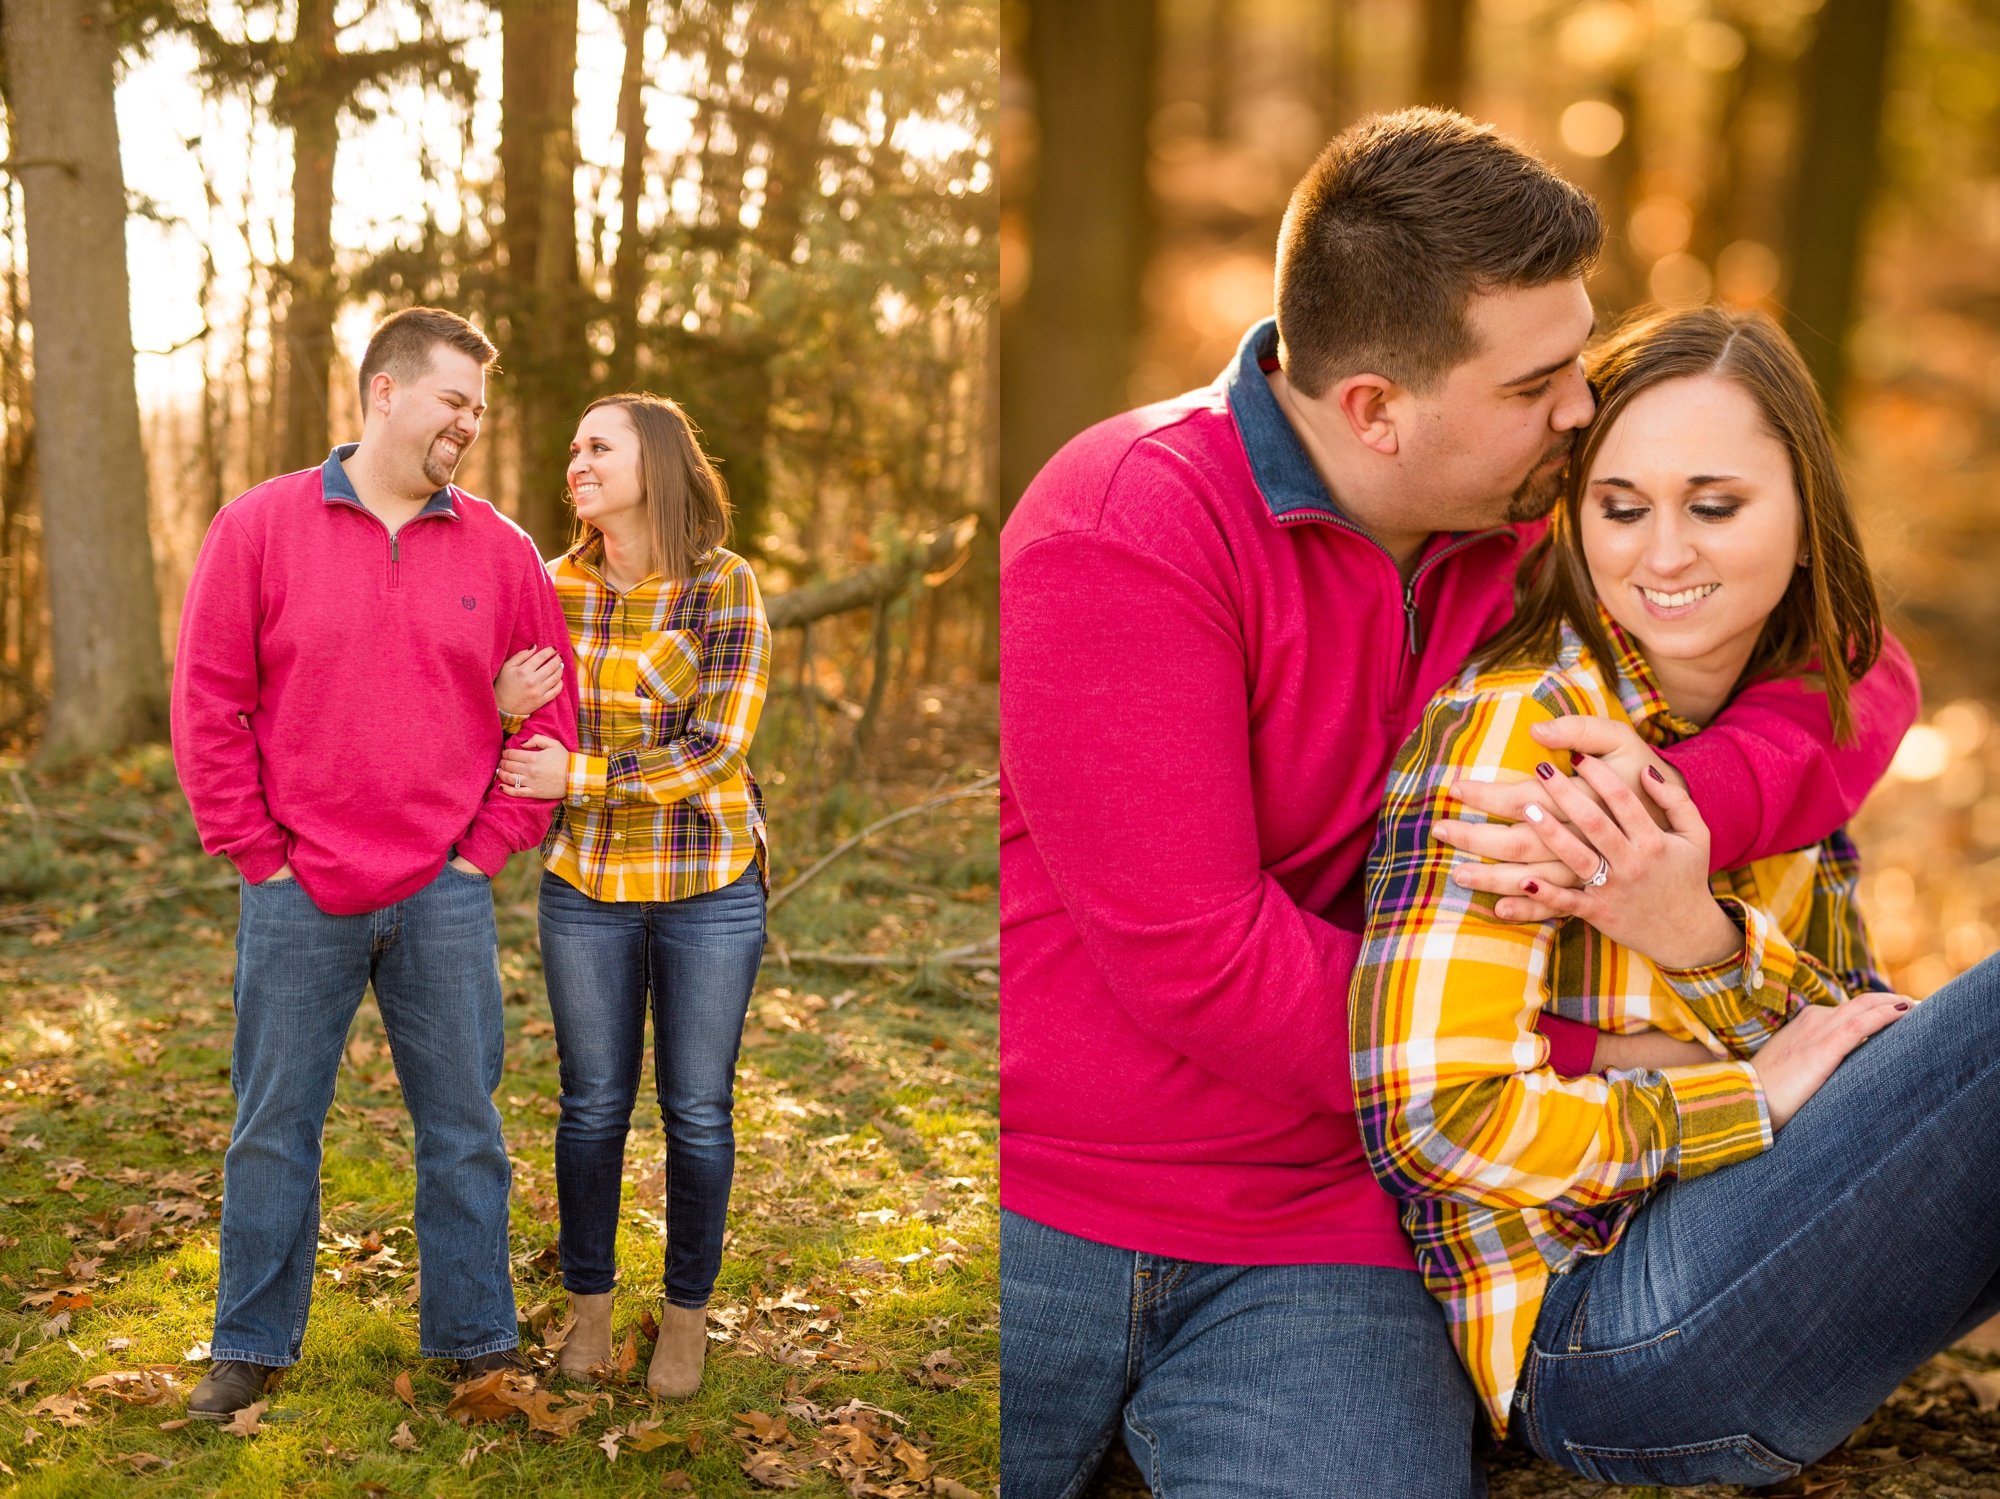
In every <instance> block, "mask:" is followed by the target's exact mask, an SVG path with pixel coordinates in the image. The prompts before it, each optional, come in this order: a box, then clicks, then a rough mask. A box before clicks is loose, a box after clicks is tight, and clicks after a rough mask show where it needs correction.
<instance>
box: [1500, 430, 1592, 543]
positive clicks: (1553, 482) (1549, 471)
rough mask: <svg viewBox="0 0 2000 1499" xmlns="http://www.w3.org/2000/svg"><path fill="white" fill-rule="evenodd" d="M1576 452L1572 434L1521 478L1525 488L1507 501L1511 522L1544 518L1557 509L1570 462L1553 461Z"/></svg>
mask: <svg viewBox="0 0 2000 1499" xmlns="http://www.w3.org/2000/svg"><path fill="white" fill-rule="evenodd" d="M1575 452H1576V438H1575V436H1574V435H1572V436H1570V437H1568V438H1566V439H1564V440H1563V441H1562V442H1561V443H1559V444H1558V445H1557V446H1555V447H1553V448H1550V449H1549V451H1548V452H1546V453H1544V454H1543V455H1542V457H1541V460H1540V461H1539V462H1537V463H1536V464H1535V466H1534V468H1533V469H1532V470H1531V471H1530V472H1529V474H1528V477H1527V478H1525V479H1523V480H1522V481H1521V487H1520V488H1519V489H1516V490H1515V491H1514V495H1513V498H1511V499H1510V500H1508V501H1507V520H1508V523H1509V524H1513V523H1515V522H1519V521H1530V520H1540V519H1541V518H1542V517H1543V516H1545V515H1547V514H1548V513H1549V512H1550V511H1551V510H1553V509H1555V508H1556V501H1557V500H1559V499H1560V498H1562V491H1563V478H1564V476H1565V474H1567V472H1568V470H1569V465H1568V463H1566V462H1565V463H1554V462H1553V460H1554V459H1556V458H1559V457H1560V458H1564V459H1568V458H1571V457H1573V456H1574V455H1575ZM1545 465H1547V466H1546V467H1545Z"/></svg>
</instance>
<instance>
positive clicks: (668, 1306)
mask: <svg viewBox="0 0 2000 1499" xmlns="http://www.w3.org/2000/svg"><path fill="white" fill-rule="evenodd" d="M707 1355H708V1308H707V1307H705V1306H675V1305H674V1304H673V1303H672V1302H671V1301H668V1302H664V1303H662V1305H661V1307H660V1337H659V1341H658V1342H656V1343H654V1344H653V1362H652V1363H651V1364H650V1365H648V1366H647V1369H646V1388H647V1389H649V1390H651V1391H652V1392H653V1393H654V1394H655V1395H658V1396H660V1397H661V1398H662V1399H663V1400H685V1399H686V1398H687V1397H688V1396H690V1395H692V1394H693V1393H694V1392H695V1391H696V1390H698V1389H700V1388H701V1365H702V1360H703V1359H704V1358H706V1357H707Z"/></svg>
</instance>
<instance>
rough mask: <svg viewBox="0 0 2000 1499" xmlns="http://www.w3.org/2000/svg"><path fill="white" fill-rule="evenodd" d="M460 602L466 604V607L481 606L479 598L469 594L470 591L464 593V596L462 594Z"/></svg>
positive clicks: (475, 607)
mask: <svg viewBox="0 0 2000 1499" xmlns="http://www.w3.org/2000/svg"><path fill="white" fill-rule="evenodd" d="M459 602H460V603H461V604H463V605H465V607H466V608H468V609H477V608H478V607H479V600H478V599H476V598H474V597H473V596H472V595H471V594H469V593H468V594H464V595H462V596H461V597H460V598H459Z"/></svg>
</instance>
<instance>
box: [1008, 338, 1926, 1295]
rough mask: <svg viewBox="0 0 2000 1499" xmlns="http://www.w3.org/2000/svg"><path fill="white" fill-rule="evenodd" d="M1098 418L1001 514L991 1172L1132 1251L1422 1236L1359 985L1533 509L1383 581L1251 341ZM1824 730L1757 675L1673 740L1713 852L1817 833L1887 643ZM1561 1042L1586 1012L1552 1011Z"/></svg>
mask: <svg viewBox="0 0 2000 1499" xmlns="http://www.w3.org/2000/svg"><path fill="white" fill-rule="evenodd" d="M1274 343H1275V332H1274V330H1273V328H1272V325H1271V324H1270V323H1269V322H1268V321H1267V322H1265V323H1263V324H1260V325H1259V326H1258V327H1257V328H1255V329H1252V330H1251V333H1250V334H1249V336H1248V337H1246V339H1245V341H1244V345H1243V350H1242V351H1241V353H1240V354H1239V357H1238V360H1237V362H1236V364H1235V365H1234V366H1233V367H1232V369H1231V370H1229V371H1228V372H1226V373H1225V375H1224V377H1223V378H1222V379H1221V380H1220V381H1219V382H1218V383H1217V385H1216V386H1214V387H1211V388H1209V389H1205V390H1201V391H1197V392H1194V393H1193V394H1191V395H1189V396H1186V397H1183V398H1181V399H1178V400H1175V401H1171V402H1167V403H1164V404H1162V405H1157V406H1151V407H1147V408H1145V409H1143V410H1140V411H1135V412H1130V413H1127V414H1126V415H1124V416H1120V417H1117V418H1114V419H1113V420H1111V421H1108V422H1105V423H1102V424H1101V425H1099V426H1096V427H1093V428H1091V429H1090V430H1089V431H1087V432H1085V433H1083V434H1082V435H1081V436H1079V437H1078V438H1076V439H1075V440H1074V441H1072V442H1071V443H1070V444H1069V445H1068V446H1067V447H1065V448H1064V449H1063V450H1062V451H1061V452H1060V453H1058V454H1057V455H1056V457H1055V458H1054V459H1052V460H1051V461H1050V463H1049V465H1048V467H1047V468H1045V469H1044V470H1043V471H1042V473H1041V475H1040V476H1039V477H1038V478H1037V479H1036V480H1035V482H1034V484H1033V485H1031V486H1030V488H1029V490H1028V492H1027V494H1026V495H1025V496H1024V497H1023V498H1022V500H1021V502H1020V504H1019V506H1018V507H1017V508H1016V509H1015V511H1014V514H1013V516H1012V518H1011V519H1010V520H1009V521H1008V523H1007V526H1006V529H1005V531H1004V533H1003V535H1002V537H1001V573H1000V580H1001V582H1000V605H1001V665H1000V671H1001V679H1000V680H1001V688H1000V692H1001V696H1000V702H1001V753H1000V759H1001V776H1002V779H1001V804H1000V819H1001V820H1000V837H1001V863H1000V930H1001V939H1000V940H1001V974H1002V989H1001V1038H1000V1041H1001V1046H1000V1097H1001V1105H1000V1118H1001V1136H1000V1139H1001V1147H1000V1149H1001V1202H1002V1204H1003V1205H1004V1206H1006V1207H1007V1208H1009V1209H1011V1210H1013V1211H1015V1212H1018V1213H1021V1214H1023V1215H1024V1216H1026V1217H1029V1218H1033V1219H1035V1220H1037V1221H1038V1222H1041V1223H1045V1224H1048V1225H1050V1226H1051V1227H1054V1228H1058V1229H1061V1230H1063V1231H1065V1232H1068V1233H1072V1234H1077V1235H1080V1236H1082V1237H1084V1238H1087V1239H1094V1240H1097V1241H1099V1242H1101V1243H1106V1244H1113V1245H1117V1246H1119V1247H1121V1248H1127V1249H1134V1250H1143V1251H1146V1252H1149V1253H1154V1254H1162V1255H1168V1256H1173V1257H1176V1258H1183V1259H1192V1260H1201V1261H1210V1262H1218V1263H1225V1264H1286V1263H1351V1264H1372V1265H1388V1266H1396V1267H1403V1268H1410V1267H1411V1266H1412V1264H1413V1262H1412V1259H1411V1256H1410V1250H1409V1246H1408V1244H1407V1242H1406V1240H1405V1239H1404V1236H1403V1232H1402V1229H1401V1227H1400V1226H1399V1225H1398V1223H1397V1216H1396V1205H1395V1203H1394V1202H1393V1201H1392V1200H1391V1199H1390V1198H1389V1197H1388V1196H1387V1195H1386V1194H1385V1193H1384V1192H1383V1191H1382V1190H1381V1188H1379V1187H1378V1186H1377V1185H1376V1184H1375V1180H1374V1178H1373V1176H1371V1175H1370V1173H1369V1170H1368V1164H1367V1162H1366V1160H1365V1159H1364V1158H1363V1156H1362V1152H1361V1145H1360V1141H1359V1139H1358V1137H1357V1135H1356V1132H1355V1125H1354V1116H1353V1099H1352V1089H1351V1085H1350V1082H1349V1079H1348V1073H1347V1063H1346V1059H1347V1022H1346V1016H1347V1004H1346V998H1347V988H1348V981H1349V977H1350V974H1351V971H1352V968H1353V965H1354V960H1355V955H1356V951H1357V948H1358V945H1359V936H1360V930H1361V922H1362V895H1361V875H1362V868H1363V865H1364V863H1365V861H1366V859H1367V856H1368V849H1369V845H1370V843H1371V842H1372V840H1373V838H1374V836H1375V821H1376V814H1377V812H1378V811H1379V809H1380V805H1381V798H1382V793H1383V787H1384V784H1385V782H1386V779H1387V775H1388V769H1389V762H1390V760H1391V758H1392V757H1393V755H1394V754H1395V752H1396V750H1397V748H1398V747H1399V746H1400V745H1401V744H1402V742H1403V740H1404V739H1405V738H1406V737H1407V736H1408V735H1409V733H1410V731H1411V729H1412V728H1413V727H1414V726H1415V724H1416V722H1417V720H1418V718H1419V717H1420V716H1421V714H1422V711H1423V707H1424V704H1425V703H1426V702H1427V701H1428V700H1429V698H1430V696H1431V694H1432V693H1434V692H1435V691H1436V690H1437V689H1438V687H1439V686H1441V685H1442V684H1443V683H1444V682H1445V681H1446V680H1448V679H1449V678H1450V677H1452V676H1453V675H1454V674H1455V673H1456V672H1457V671H1458V669H1459V667H1460V665H1461V663H1462V662H1463V661H1464V660H1465V657H1466V656H1467V654H1468V653H1469V652H1470V651H1471V650H1472V648H1473V647H1474V646H1475V645H1476V644H1477V643H1478V642H1479V641H1481V640H1482V639H1484V638H1485V637H1487V636H1489V635H1491V634H1492V632H1493V631H1494V629H1495V628H1496V627H1497V626H1498V625H1499V624H1500V623H1501V622H1502V621H1504V620H1505V619H1506V618H1507V616H1508V613H1509V611H1510V609H1511V608H1512V593H1513V581H1514V570H1515V566H1516V564H1517V562H1518V561H1519V559H1520V556H1521V552H1522V549H1523V546H1524V545H1525V543H1526V542H1528V541H1529V540H1531V539H1532V538H1533V536H1534V535H1535V534H1536V531H1537V527H1536V526H1532V525H1523V526H1513V527H1500V528H1496V529H1494V530H1492V531H1487V532H1481V533H1470V534H1465V535H1456V536H1445V535H1440V536H1436V537H1433V538H1432V540H1431V542H1430V543H1429V545H1428V546H1427V547H1426V548H1425V550H1424V553H1423V556H1422V560H1421V562H1420V563H1419V565H1418V566H1417V567H1416V568H1415V569H1414V571H1413V575H1412V577H1411V579H1410V581H1409V582H1408V583H1407V584H1405V582H1404V580H1403V579H1402V577H1401V576H1399V574H1398V572H1397V568H1396V565H1395V563H1394V561H1393V560H1392V559H1391V557H1390V556H1389V554H1388V553H1387V552H1385V551H1384V550H1383V549H1382V548H1381V547H1380V546H1379V545H1377V544H1376V543H1375V542H1374V541H1373V540H1372V539H1370V538H1369V537H1368V536H1367V535H1366V534H1365V533H1363V532H1361V531H1360V530H1358V529H1357V528H1355V527H1353V526H1352V525H1351V524H1350V523H1348V522H1347V521H1346V520H1345V519H1344V518H1343V517H1342V516H1341V515H1340V513H1339V511H1338V509H1337V507H1336V506H1335V505H1334V504H1333V503H1332V502H1331V501H1330V500H1329V498H1328V497H1327V494H1326V491H1325V489H1324V487H1323V486H1322V485H1321V484H1320V482H1319V480H1318V478H1317V477H1316V475H1315V474H1314V472H1313V470H1312V467H1311V464H1310V462H1309V461H1308V460H1307V458H1306V455H1305V452H1304V449H1303V447H1302V446H1300V444H1299V442H1298V439H1297V437H1296V436H1295V435H1293V434H1292V432H1291V430H1290V428H1289V427H1288V426H1287V425H1286V424H1285V421H1284V417H1283V415H1282V414H1281V413H1280V411H1279V409H1278V407H1277V404H1276V401H1275V398H1274V397H1273V396H1272V395H1271V391H1270V387H1269V385H1268V383H1267V382H1266V381H1265V379H1264V370H1263V366H1268V365H1271V364H1274V363H1275V361H1274V360H1273V359H1272V358H1271V356H1272V354H1273V353H1274V352H1275V349H1274ZM1853 701H1854V709H1855V716H1856V719H1857V721H1858V723H1859V724H1860V735H1859V740H1858V742H1856V743H1854V744H1851V745H1844V746H1836V745H1834V743H1833V742H1832V730H1831V726H1830V724H1829V722H1828V717H1827V713H1826V708H1825V701H1824V698H1822V697H1819V696H1816V695H1815V694H1813V693H1811V692H1810V691H1808V690H1807V689H1805V688H1804V687H1802V686H1801V685H1799V684H1798V683H1797V682H1792V681H1784V682H1776V683H1770V684H1765V685H1760V686H1757V687H1753V688H1751V689H1749V690H1748V691H1745V692H1744V693H1742V694H1741V695H1740V696H1738V697H1737V699H1736V700H1735V701H1734V702H1733V703H1732V704H1731V705H1730V707H1729V708H1728V709H1727V710H1726V711H1725V712H1724V713H1723V714H1722V715H1721V716H1720V717H1719V718H1718V719H1717V720H1716V721H1715V723H1714V724H1713V725H1711V726H1710V727H1709V729H1708V730H1707V731H1706V732H1704V733H1702V734H1700V735H1698V736H1696V737H1695V738H1693V739H1691V740H1688V741H1687V742H1686V743H1684V744H1683V745H1680V746H1678V747H1676V748H1675V749H1672V750H1669V751H1667V752H1666V753H1667V755H1668V756H1669V758H1671V759H1672V760H1673V762H1674V763H1675V765H1676V766H1677V767H1678V768H1679V769H1680V770H1681V771H1682V772H1683V773H1684V774H1685V775H1686V777H1687V779H1688V783H1689V786H1690V788H1691V789H1692V791H1693V794H1694V797H1695V800H1696V803H1697V805H1698V806H1699V807H1700V809H1701V811H1702V814H1703V816H1704V817H1706V818H1707V820H1708V824H1709V827H1710V829H1711V832H1712V835H1713V848H1714V857H1715V862H1716V866H1717V867H1718V868H1724V867H1730V866H1734V865H1737V864H1740V863H1743V862H1745V861H1746V860H1748V859H1750V858H1753V857H1759V856H1762V855H1764V854H1768V853H1775V852H1778V851H1781V850H1784V849H1789V848H1795V847H1800V846H1802V845H1804V844H1807V843H1811V842H1814V841H1815V840H1817V839H1819V838H1821V837H1824V836H1825V835H1826V834H1827V833H1829V832H1830V831H1832V830H1833V829H1834V828H1835V827H1837V826H1839V825H1840V824H1841V823H1843V822H1845V821H1846V820H1847V818H1848V817H1849V816H1850V815H1851V814H1852V813H1853V812H1854V810H1855V809H1856V808H1857V807H1858V806H1859V805H1860V803H1861V800H1862V798H1863V797H1864V796H1865V795H1866V794H1867V792H1868V789H1869V788H1870V787H1871V786H1872V785H1873V784H1874V782H1875V781H1876V780H1877V778H1879V776H1880V775H1881V773H1882V771H1883V770H1884V769H1885V768H1886V767H1887V765H1888V762H1889V759H1890V757H1891V756H1892V755H1893V754H1894V751H1895V748H1896V745H1897V744H1898V743H1899V742H1900V740H1901V738H1902V735H1903V732H1904V730H1905V729H1906V728H1907V727H1908V726H1909V724H1910V722H1911V721H1912V720H1913V718H1914V717H1915V714H1916V710H1917V688H1916V678H1915V674H1914V672H1913V671H1912V670H1911V667H1910V664H1909V659H1908V657H1907V656H1906V655H1905V654H1904V653H1903V651H1902V649H1901V647H1900V646H1897V645H1896V644H1895V643H1894V642H1893V641H1892V642H1890V643H1889V645H1888V647H1887V649H1886V651H1885V654H1884V658H1883V660H1882V661H1881V663H1880V664H1878V665H1877V666H1876V667H1875V669H1874V670H1873V671H1871V672H1870V673H1869V674H1868V676H1867V677H1866V678H1864V679H1863V680H1862V681H1861V682H1860V683H1859V684H1857V687H1856V690H1855V693H1854V699H1853ZM1543 1035H1544V1039H1545V1040H1547V1041H1548V1042H1549V1043H1550V1045H1551V1048H1552V1050H1551V1061H1552V1063H1553V1065H1555V1066H1556V1067H1557V1068H1558V1069H1559V1070H1564V1071H1568V1072H1571V1073H1581V1072H1585V1071H1588V1070H1589V1066H1590V1055H1591V1047H1592V1045H1593V1044H1594V1040H1595V1036H1594V1034H1593V1033H1592V1032H1590V1031H1589V1030H1588V1029H1587V1028H1584V1027H1571V1026H1569V1025H1568V1024H1567V1023H1566V1022H1561V1021H1555V1020H1550V1021H1548V1022H1547V1023H1546V1025H1545V1028H1544V1031H1543Z"/></svg>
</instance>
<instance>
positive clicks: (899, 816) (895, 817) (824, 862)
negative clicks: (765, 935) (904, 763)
mask: <svg viewBox="0 0 2000 1499" xmlns="http://www.w3.org/2000/svg"><path fill="white" fill-rule="evenodd" d="M999 783H1000V777H999V776H998V775H990V776H986V777H984V778H982V779H980V780H977V781H974V782H973V783H972V784H971V785H970V786H961V787H960V788H959V789H958V790H956V791H949V792H946V793H945V794H944V795H943V796H934V797H932V798H931V799H930V800H929V801H926V802H920V803H918V804H917V805H916V806H914V807H905V808H903V810H902V811H900V812H891V813H890V814H889V815H888V816H887V817H883V818H879V819H878V820H876V821H874V822H871V823H869V824H868V826H867V827H865V828H863V829H862V830H861V831H860V832H858V833H856V834H855V835H854V836H853V837H852V838H849V839H847V840H846V841H845V842H843V843H837V844H835V845H834V847H833V849H832V851H831V852H829V853H826V854H824V855H822V856H821V857H820V860H819V862H818V863H817V864H815V865H813V866H812V868H810V869H808V870H807V871H806V872H805V873H804V874H802V875H800V876H799V877H798V878H797V879H795V880H793V881H792V882H791V884H789V885H787V886H785V888H784V889H782V890H780V891H779V892H778V893H777V894H776V895H773V896H772V897H771V903H770V905H769V906H767V907H765V910H764V914H765V916H766V917H767V918H768V917H769V916H770V914H771V913H772V912H773V911H775V910H777V909H778V907H780V906H782V905H783V904H784V903H785V902H786V901H788V900H790V899H791V898H792V897H793V896H794V895H796V894H798V893H799V891H800V890H801V889H803V888H804V887H805V885H806V883H807V882H808V881H810V880H815V879H818V878H819V876H820V874H821V872H822V871H824V870H825V869H826V867H827V866H828V865H829V864H831V863H832V862H833V861H834V860H835V859H838V858H839V857H840V856H841V855H842V854H844V853H847V852H849V851H850V850H853V849H857V848H859V847H860V846H861V845H862V844H863V843H865V842H867V840H868V839H869V838H871V837H873V836H874V835H875V834H876V833H879V832H881V831H882V829H884V828H886V827H888V826H889V825H890V824H892V823H898V822H901V821H902V820H903V819H904V818H906V817H915V816H916V815H917V814H918V813H920V812H928V811H930V810H931V809H932V808H933V807H942V806H943V805H944V804H945V803H946V802H955V801H962V800H963V799H964V798H966V797H968V796H978V795H979V794H980V793H981V792H983V791H987V790H989V789H991V788H992V787H994V786H997V785H999Z"/></svg>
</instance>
